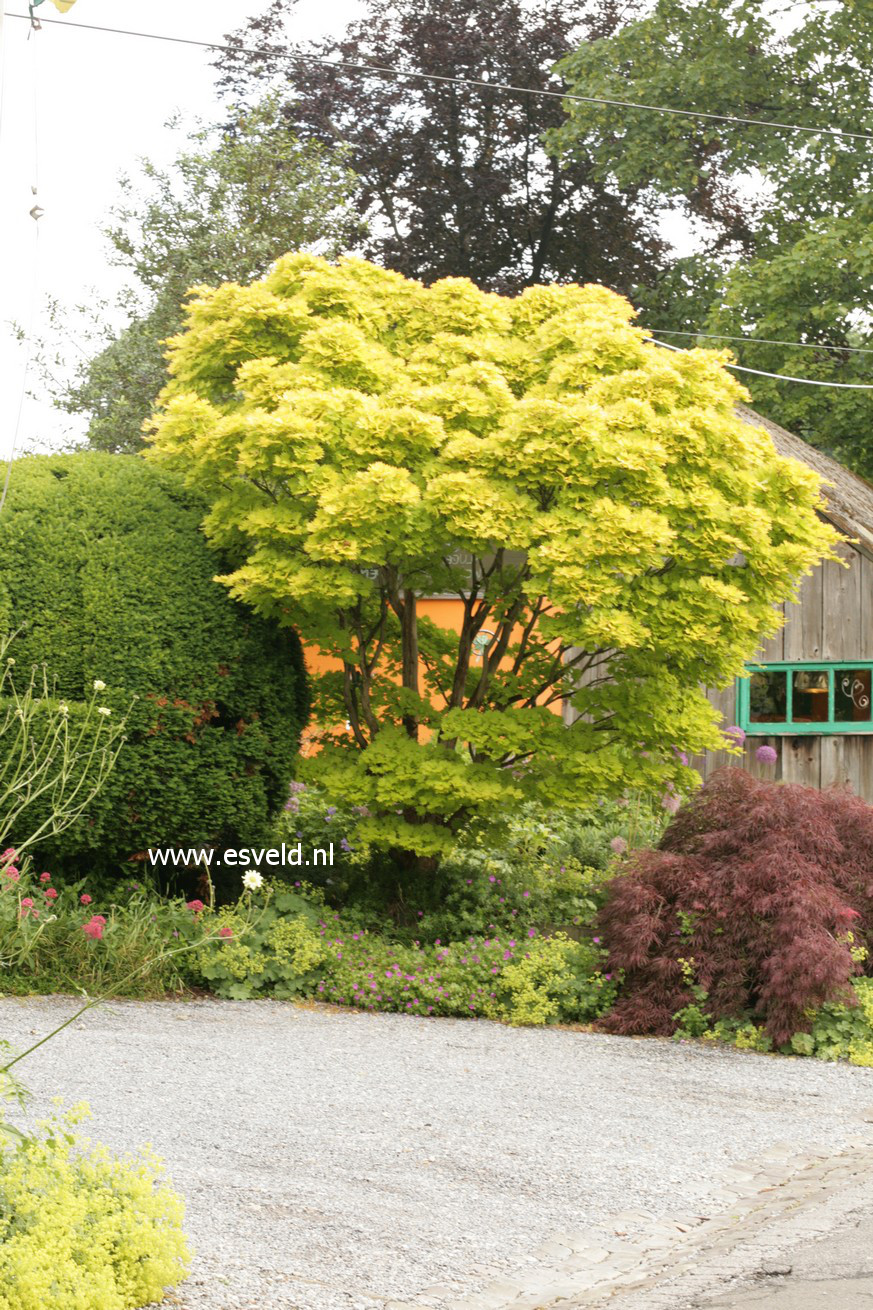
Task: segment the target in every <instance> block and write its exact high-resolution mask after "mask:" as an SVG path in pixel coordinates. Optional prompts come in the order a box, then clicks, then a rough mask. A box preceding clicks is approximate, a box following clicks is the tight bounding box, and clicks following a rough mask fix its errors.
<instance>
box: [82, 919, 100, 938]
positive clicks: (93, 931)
mask: <svg viewBox="0 0 873 1310" xmlns="http://www.w3.org/2000/svg"><path fill="white" fill-rule="evenodd" d="M82 932H83V933H84V934H85V936H86V937H90V938H91V939H92V941H95V942H99V940H100V938H101V937H102V936H103V924H102V923H101V922H100V921H99V919H97V918H94V919H91V920H90V922H89V923H83V924H82Z"/></svg>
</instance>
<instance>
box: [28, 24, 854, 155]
mask: <svg viewBox="0 0 873 1310" xmlns="http://www.w3.org/2000/svg"><path fill="white" fill-rule="evenodd" d="M6 17H7V18H28V15H27V14H15V13H11V12H9V11H6ZM28 21H29V19H28ZM39 21H40V23H41V24H42V25H45V24H52V25H55V24H57V25H58V26H59V27H63V28H65V29H67V30H70V29H76V28H78V29H80V30H81V31H83V32H108V33H110V34H112V35H113V36H133V37H137V38H140V39H142V40H147V41H166V42H169V43H170V44H172V45H187V46H198V47H199V48H200V49H202V50H220V51H223V52H225V53H229V54H237V55H266V56H270V57H271V58H278V59H302V60H307V61H309V62H310V63H315V64H323V65H325V66H326V67H328V68H342V69H350V70H352V71H354V72H362V73H379V74H380V75H382V76H385V77H393V78H398V77H404V78H412V79H413V80H418V81H422V82H441V83H447V84H449V85H452V86H474V87H478V88H485V89H486V90H488V91H510V92H512V93H513V94H516V95H529V96H541V97H546V98H549V99H553V100H563V101H569V102H571V103H578V104H583V105H609V106H612V107H614V108H617V109H639V110H643V111H645V112H647V113H651V114H668V115H671V116H673V117H677V118H703V119H707V120H709V121H711V122H715V123H737V124H740V125H743V126H747V127H766V128H777V129H778V130H779V131H782V132H803V133H806V134H808V135H810V136H832V137H838V138H840V139H845V140H848V141H873V133H871V132H852V131H849V130H848V128H842V127H806V126H805V125H803V124H800V123H779V122H776V121H775V120H773V119H769V118H743V117H740V116H739V115H735V114H710V113H707V112H705V111H704V110H702V109H674V108H671V107H670V106H668V105H648V104H644V103H641V102H640V101H636V100H617V99H611V98H609V97H607V96H581V95H576V94H575V93H572V92H569V91H549V90H546V89H545V88H537V87H532V86H516V85H515V84H514V83H512V82H491V81H488V80H486V79H485V78H474V77H449V76H448V75H447V74H441V73H423V72H421V71H419V70H416V69H410V70H406V69H402V68H389V67H387V66H385V65H383V64H369V63H366V64H364V63H354V62H351V61H349V60H341V59H325V58H323V57H322V56H319V55H314V54H310V53H309V52H307V51H304V50H295V51H287V50H280V49H279V47H278V46H245V45H230V44H228V43H227V42H221V41H198V40H196V39H195V38H194V37H184V36H167V35H165V34H163V33H160V32H138V31H134V30H132V29H131V28H126V27H106V26H103V25H101V24H98V23H70V22H67V21H66V20H64V19H62V18H40V20H39Z"/></svg>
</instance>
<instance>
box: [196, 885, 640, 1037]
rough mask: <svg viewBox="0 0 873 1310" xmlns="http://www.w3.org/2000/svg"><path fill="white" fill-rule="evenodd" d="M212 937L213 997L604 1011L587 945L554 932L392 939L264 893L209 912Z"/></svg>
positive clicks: (497, 1014)
mask: <svg viewBox="0 0 873 1310" xmlns="http://www.w3.org/2000/svg"><path fill="white" fill-rule="evenodd" d="M216 923H217V924H218V925H220V926H219V929H218V934H215V932H214V931H213V934H212V935H211V937H210V940H209V942H208V944H207V945H206V946H205V947H204V948H203V949H202V950H201V951H199V953H198V967H199V969H200V972H201V976H202V978H203V979H204V981H205V982H206V983H207V984H208V985H209V986H210V987H211V988H212V990H213V991H215V992H216V993H217V994H218V995H219V996H227V997H231V998H233V999H245V998H248V997H252V996H274V997H278V998H287V997H292V996H296V997H315V998H320V999H322V1000H326V1001H333V1002H335V1003H336V1004H339V1005H353V1006H356V1007H358V1008H361V1009H365V1010H390V1011H400V1012H403V1013H412V1014H421V1015H429V1014H437V1015H460V1016H464V1017H466V1018H471V1017H479V1018H488V1019H502V1020H506V1021H508V1022H510V1023H529V1024H542V1023H557V1022H560V1023H589V1022H591V1021H593V1020H594V1019H596V1018H598V1017H599V1016H600V1015H601V1014H603V1013H604V1012H605V1011H606V1010H607V1009H608V1008H609V1006H610V1005H611V1004H612V1003H613V1001H614V999H615V994H616V982H615V980H613V978H612V977H611V976H610V975H609V974H604V973H603V972H602V965H603V960H604V952H603V951H602V950H601V949H600V948H599V946H598V945H596V944H595V943H593V942H592V943H583V942H576V941H572V940H570V939H569V938H568V937H566V936H565V935H563V934H555V935H554V936H551V937H542V936H541V935H540V934H539V933H538V931H537V929H536V928H533V927H531V928H529V929H527V931H526V932H525V933H524V934H516V935H512V934H506V933H500V934H495V935H494V936H483V935H482V934H481V933H480V934H478V935H471V936H470V937H469V938H467V939H466V940H463V941H453V942H442V941H438V942H434V943H433V944H427V943H424V942H422V941H411V942H410V941H402V940H397V938H396V937H393V936H391V935H389V932H390V930H388V931H386V932H384V933H380V932H378V931H376V932H374V931H372V930H371V929H369V928H367V927H366V926H365V925H364V923H363V921H362V919H361V917H360V916H359V915H356V914H354V913H349V912H340V911H338V910H333V909H328V908H327V907H326V905H325V903H324V900H323V898H322V896H321V894H320V892H319V891H318V890H316V889H314V888H311V887H306V886H300V887H298V888H296V889H293V890H292V889H289V888H287V887H284V886H282V885H281V884H278V885H275V884H274V885H267V884H265V886H264V889H263V892H262V893H259V894H258V895H257V896H255V897H253V898H249V897H243V898H242V899H241V900H240V902H239V903H238V904H237V905H236V906H225V907H223V908H222V909H221V910H219V912H218V916H217V920H216Z"/></svg>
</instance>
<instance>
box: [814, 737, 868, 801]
mask: <svg viewBox="0 0 873 1310" xmlns="http://www.w3.org/2000/svg"><path fill="white" fill-rule="evenodd" d="M820 741H821V782H820V784H819V785H820V786H821V787H851V789H852V791H857V788H858V781H859V776H858V775H859V769H858V751H857V749H856V747H857V743H856V742H855V741H852V740H851V738H850V737H849V736H848V735H844V736H840V735H836V736H833V737H821V738H820Z"/></svg>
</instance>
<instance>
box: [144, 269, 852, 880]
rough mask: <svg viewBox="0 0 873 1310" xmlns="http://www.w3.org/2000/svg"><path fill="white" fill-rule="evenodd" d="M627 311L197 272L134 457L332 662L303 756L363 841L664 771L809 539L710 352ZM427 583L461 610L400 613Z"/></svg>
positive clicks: (453, 290)
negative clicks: (445, 617)
mask: <svg viewBox="0 0 873 1310" xmlns="http://www.w3.org/2000/svg"><path fill="white" fill-rule="evenodd" d="M632 318H633V310H632V308H631V306H630V305H629V304H628V302H627V301H625V300H623V299H622V298H621V297H620V296H617V295H614V294H613V293H612V292H610V291H607V290H605V289H603V288H600V287H595V286H587V287H579V286H564V287H556V286H551V287H531V288H529V289H528V290H527V291H525V292H524V293H523V294H522V295H520V296H518V297H517V298H515V299H507V298H503V297H500V296H496V295H490V294H486V293H484V292H481V291H479V290H477V288H476V287H475V286H474V285H473V284H472V283H471V282H468V281H466V280H464V279H458V278H448V279H445V280H443V281H441V282H437V283H435V284H434V285H433V286H431V287H424V286H422V285H421V284H419V283H417V282H413V281H409V280H407V279H405V278H403V277H402V276H400V275H399V274H396V273H392V272H388V271H386V270H384V269H380V268H376V267H375V266H373V265H371V264H368V263H366V262H363V261H360V260H352V259H348V260H342V261H341V262H340V263H339V265H338V266H332V265H330V264H328V263H327V262H326V261H324V260H322V259H319V258H316V257H315V256H310V255H304V254H299V255H290V256H288V257H286V258H284V259H281V260H279V261H278V263H277V264H276V265H275V267H274V269H273V271H272V272H271V273H270V274H269V275H268V276H267V277H265V278H264V279H262V280H261V281H258V282H255V283H253V284H252V285H251V286H245V287H244V286H237V285H234V284H227V285H224V286H222V287H219V288H218V289H216V290H208V289H205V288H200V289H198V290H197V291H196V292H195V294H194V297H193V299H192V300H191V302H190V305H189V307H188V313H187V327H186V329H185V331H184V332H182V333H181V335H179V336H178V337H176V338H175V339H174V340H173V342H172V343H171V350H170V371H171V375H172V376H171V381H170V383H169V385H168V386H167V388H166V389H165V391H164V392H163V394H162V396H161V401H160V409H159V411H158V413H157V415H156V417H155V419H154V423H153V432H152V452H151V453H152V457H153V458H156V459H160V460H164V461H167V462H169V463H170V464H172V465H174V466H175V467H177V468H179V469H180V470H181V471H182V472H183V473H184V475H185V476H186V477H187V478H188V479H189V481H190V482H191V484H192V485H195V486H196V487H197V488H199V489H200V490H202V491H203V492H205V494H206V495H207V497H208V498H209V499H210V500H211V503H212V509H211V513H210V514H209V516H208V518H207V520H206V530H207V532H208V534H209V535H210V537H211V538H212V539H213V541H214V542H216V543H220V544H221V545H223V546H226V547H228V548H230V549H231V550H233V551H235V552H236V556H237V558H238V559H239V561H240V563H239V567H238V568H236V569H235V571H233V572H232V573H229V574H228V575H227V576H226V577H225V578H224V579H223V580H224V582H225V583H226V585H227V586H228V588H229V589H230V590H231V592H232V594H233V595H234V596H237V597H239V598H241V599H243V600H245V601H247V602H249V604H251V605H253V606H254V608H255V609H256V610H258V611H259V612H260V613H262V614H264V615H268V616H273V617H275V618H277V619H279V620H280V621H281V622H283V623H286V624H293V625H294V626H296V627H297V628H298V630H299V631H300V633H301V635H302V636H303V638H304V640H305V641H306V642H307V643H309V645H310V646H318V647H320V648H321V649H322V650H323V651H325V652H326V653H328V654H329V655H331V656H333V658H334V660H335V670H336V671H335V672H330V673H326V674H324V675H322V676H321V678H320V679H317V680H316V681H317V689H316V709H317V712H318V714H319V715H320V719H321V722H322V723H323V724H328V725H329V724H338V725H343V724H346V723H347V724H348V729H347V731H345V730H340V731H339V732H336V731H335V732H333V733H330V732H328V733H326V736H325V742H324V749H323V750H322V751H321V752H320V753H319V755H318V758H317V760H316V761H315V763H314V766H313V768H314V770H315V772H317V774H318V775H320V776H321V777H322V778H323V779H324V781H325V783H326V785H327V789H328V791H329V792H330V793H331V795H332V796H333V797H334V798H335V800H337V802H340V801H345V802H348V803H350V804H354V805H361V806H366V807H367V809H368V811H369V814H368V816H367V817H363V818H362V821H361V825H360V830H359V837H360V838H362V839H364V840H365V841H367V842H369V843H371V844H376V845H381V846H384V847H389V848H392V847H393V848H396V849H399V850H401V851H404V852H406V853H407V854H408V855H409V856H410V857H414V856H418V857H432V856H433V855H437V854H441V853H443V852H444V851H445V850H446V849H447V848H448V846H449V845H450V842H451V838H452V834H453V833H454V832H457V831H458V830H459V829H461V828H462V827H463V826H464V825H465V824H466V823H467V822H468V821H469V820H470V819H471V818H474V817H483V816H484V817H486V818H489V817H493V816H496V815H502V814H506V813H507V812H508V811H509V810H511V809H514V808H515V807H516V806H518V805H519V804H520V803H521V802H522V801H524V800H538V801H540V802H543V801H545V802H548V803H549V804H550V805H557V804H574V803H578V802H580V801H582V802H584V801H586V800H588V799H590V797H591V796H592V795H604V796H605V795H609V794H615V793H617V792H619V791H621V790H623V789H624V788H626V787H628V786H630V787H643V788H655V787H658V788H663V787H664V786H665V784H667V783H669V782H672V783H673V784H674V785H675V786H676V787H678V788H679V789H681V788H682V787H683V785H685V786H687V785H689V784H691V783H692V782H693V780H694V779H693V775H692V774H691V773H690V772H689V771H688V770H687V766H685V765H684V764H682V762H681V759H680V758H679V756H678V754H677V753H676V752H675V751H674V749H673V748H674V746H675V745H677V744H678V745H679V746H680V747H682V748H684V749H685V750H688V751H691V752H696V751H699V750H702V749H704V748H705V747H714V746H718V745H719V744H720V737H719V732H718V728H717V724H716V715H715V711H714V710H713V709H712V708H711V707H710V706H709V704H708V702H707V701H706V698H705V697H704V695H703V693H702V692H701V690H700V688H701V687H702V686H706V685H710V686H712V685H718V684H724V683H725V682H726V681H727V680H728V679H729V678H731V677H733V676H734V675H735V674H737V673H739V672H740V671H741V669H742V667H743V661H744V660H745V659H747V658H749V657H750V656H751V655H752V654H753V653H754V651H755V649H756V648H757V646H758V644H759V641H760V639H761V637H762V636H763V635H764V634H767V633H771V632H773V631H774V629H775V627H776V625H777V622H778V620H777V618H776V615H775V612H774V608H773V607H774V605H775V604H778V603H779V602H781V601H783V600H785V599H786V598H788V597H790V596H791V595H793V593H794V590H795V587H796V585H797V582H798V579H799V578H800V577H801V576H802V574H803V573H804V572H805V571H808V570H809V569H810V568H811V567H812V566H813V565H814V564H815V563H816V562H817V561H818V560H819V559H820V558H821V557H822V555H823V554H826V553H827V552H828V550H829V548H830V546H831V544H832V542H833V538H834V534H833V533H832V531H831V529H830V528H829V527H827V526H826V525H825V524H823V523H822V521H821V520H820V519H819V518H818V517H817V516H816V507H817V505H818V504H819V484H818V480H817V478H816V476H815V475H814V474H813V473H812V472H810V471H809V470H808V469H806V468H803V467H802V466H800V465H798V464H796V463H794V462H792V461H789V460H785V459H783V458H781V457H780V456H778V455H777V454H776V452H775V451H774V448H773V446H772V443H771V442H770V440H769V438H768V437H767V435H766V433H764V432H763V431H762V430H759V429H755V428H751V427H749V426H747V425H746V424H744V423H743V422H741V421H740V420H739V419H737V418H736V416H735V414H734V406H735V404H736V402H737V401H738V400H739V399H740V398H741V397H742V395H743V394H744V393H743V391H742V389H741V388H740V386H739V385H738V384H737V383H736V382H735V381H734V380H733V379H732V378H731V377H730V376H729V375H728V373H727V371H726V370H725V369H724V367H723V356H721V355H719V354H718V353H715V352H711V351H701V350H692V351H688V352H682V353H680V354H676V353H674V352H670V353H668V352H666V351H659V350H657V349H656V348H655V347H654V346H653V345H652V344H651V342H650V341H649V340H647V337H646V333H645V332H644V331H642V330H641V329H639V328H635V327H633V326H632V325H631V319H632ZM441 594H450V595H454V596H457V597H458V598H459V600H460V601H461V603H462V617H461V620H460V631H456V630H455V628H448V627H441V626H439V625H438V624H437V623H436V622H434V621H433V619H432V618H429V617H426V616H425V615H424V614H423V613H422V605H421V598H422V597H427V596H434V595H441ZM607 670H608V673H609V676H608V677H607V676H606V675H607ZM574 688H575V690H574ZM568 695H571V696H572V701H573V704H574V706H575V708H576V709H577V710H578V711H580V714H581V717H580V718H579V719H578V720H577V721H576V722H575V723H574V724H573V727H572V728H571V729H570V730H567V729H566V728H565V727H564V726H563V724H562V722H561V717H560V715H559V714H556V713H554V712H553V711H554V710H555V708H556V707H557V706H558V705H559V704H560V702H561V700H562V698H563V697H566V696H568Z"/></svg>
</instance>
